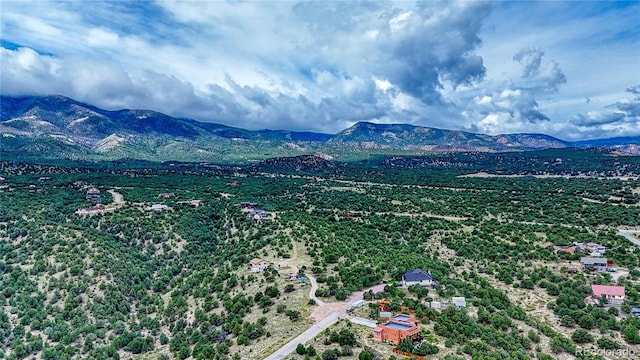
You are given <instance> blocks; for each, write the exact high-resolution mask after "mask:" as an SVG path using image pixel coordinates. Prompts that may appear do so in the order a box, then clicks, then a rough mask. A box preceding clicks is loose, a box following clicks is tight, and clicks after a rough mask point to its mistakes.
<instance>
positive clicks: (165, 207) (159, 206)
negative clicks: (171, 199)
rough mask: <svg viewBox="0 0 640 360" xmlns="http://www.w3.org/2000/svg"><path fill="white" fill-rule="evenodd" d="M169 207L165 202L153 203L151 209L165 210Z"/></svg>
mask: <svg viewBox="0 0 640 360" xmlns="http://www.w3.org/2000/svg"><path fill="white" fill-rule="evenodd" d="M168 208H169V207H168V206H167V205H164V204H153V205H151V207H150V208H149V209H150V210H153V211H163V210H167V209H168Z"/></svg>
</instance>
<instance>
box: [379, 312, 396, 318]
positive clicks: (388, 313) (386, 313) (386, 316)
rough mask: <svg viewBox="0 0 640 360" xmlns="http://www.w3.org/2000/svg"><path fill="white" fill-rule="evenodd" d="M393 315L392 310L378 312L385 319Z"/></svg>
mask: <svg viewBox="0 0 640 360" xmlns="http://www.w3.org/2000/svg"><path fill="white" fill-rule="evenodd" d="M391 316H393V314H392V313H391V311H380V312H379V313H378V317H379V318H380V319H383V320H388V319H389V318H390V317H391Z"/></svg>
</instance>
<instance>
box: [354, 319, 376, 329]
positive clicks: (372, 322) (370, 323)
mask: <svg viewBox="0 0 640 360" xmlns="http://www.w3.org/2000/svg"><path fill="white" fill-rule="evenodd" d="M347 319H349V321H351V322H352V323H354V324H358V325H364V326H368V327H370V328H372V329H373V328H375V327H376V326H378V323H377V322H376V321H375V320H371V319H365V318H361V317H357V316H348V317H347Z"/></svg>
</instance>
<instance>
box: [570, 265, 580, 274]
mask: <svg viewBox="0 0 640 360" xmlns="http://www.w3.org/2000/svg"><path fill="white" fill-rule="evenodd" d="M567 272H568V273H569V274H577V273H578V267H577V266H569V267H568V268H567Z"/></svg>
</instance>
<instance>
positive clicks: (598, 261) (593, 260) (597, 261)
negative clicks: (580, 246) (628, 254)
mask: <svg viewBox="0 0 640 360" xmlns="http://www.w3.org/2000/svg"><path fill="white" fill-rule="evenodd" d="M580 263H581V264H585V265H593V264H606V263H607V258H592V257H583V258H580Z"/></svg>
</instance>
